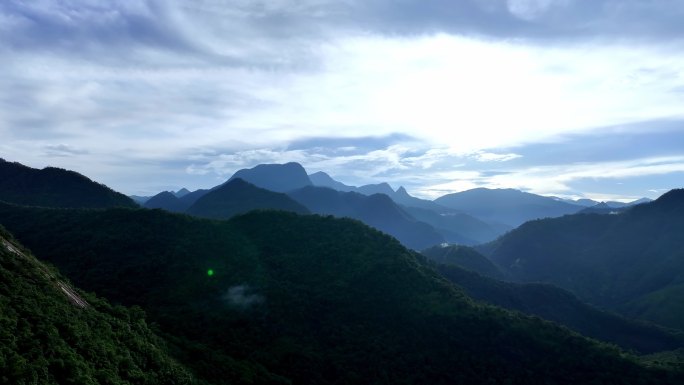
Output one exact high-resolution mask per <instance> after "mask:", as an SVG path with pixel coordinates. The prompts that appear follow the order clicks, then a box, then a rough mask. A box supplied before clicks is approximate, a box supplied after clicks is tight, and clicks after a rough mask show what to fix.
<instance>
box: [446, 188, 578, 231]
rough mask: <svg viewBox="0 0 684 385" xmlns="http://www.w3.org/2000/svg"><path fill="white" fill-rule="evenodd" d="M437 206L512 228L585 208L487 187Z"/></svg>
mask: <svg viewBox="0 0 684 385" xmlns="http://www.w3.org/2000/svg"><path fill="white" fill-rule="evenodd" d="M435 203H438V204H440V205H442V206H446V207H449V208H452V209H456V210H460V211H462V212H465V213H467V214H470V215H472V216H474V217H477V218H479V219H482V220H485V221H492V222H498V223H503V224H506V225H509V226H512V227H516V226H519V225H521V224H523V223H525V222H527V221H529V220H532V219H538V218H548V217H559V216H562V215H566V214H574V213H576V212H578V211H580V210H581V209H582V208H583V207H582V206H579V205H572V204H569V203H565V202H561V201H558V200H556V199H553V198H550V197H544V196H540V195H535V194H530V193H526V192H522V191H519V190H514V189H486V188H476V189H472V190H468V191H463V192H459V193H454V194H447V195H444V196H442V197H440V198H437V199H435Z"/></svg>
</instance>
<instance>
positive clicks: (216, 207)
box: [186, 179, 309, 219]
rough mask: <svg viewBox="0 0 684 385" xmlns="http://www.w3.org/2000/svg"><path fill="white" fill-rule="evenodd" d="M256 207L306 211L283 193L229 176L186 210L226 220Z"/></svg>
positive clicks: (306, 212) (194, 213) (301, 212)
mask: <svg viewBox="0 0 684 385" xmlns="http://www.w3.org/2000/svg"><path fill="white" fill-rule="evenodd" d="M256 209H272V210H284V211H292V212H295V213H299V214H308V213H309V210H307V209H306V207H304V206H302V205H301V204H299V203H297V202H295V201H294V200H292V198H290V197H289V196H287V195H286V194H283V193H277V192H273V191H269V190H265V189H262V188H259V187H256V186H255V185H253V184H251V183H248V182H245V181H244V180H242V179H231V180H230V181H228V182H227V183H225V184H223V185H221V186H219V187H218V188H216V189H213V190H211V191H210V192H208V193H207V194H205V195H204V196H202V197H201V198H199V199H198V200H197V201H196V202H195V203H194V204H193V205H192V206H190V207H189V208H188V209H187V210H186V213H188V214H190V215H194V216H198V217H204V218H214V219H228V218H231V217H233V216H235V215H238V214H243V213H246V212H248V211H251V210H256Z"/></svg>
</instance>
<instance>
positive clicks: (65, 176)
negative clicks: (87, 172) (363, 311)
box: [0, 158, 138, 208]
mask: <svg viewBox="0 0 684 385" xmlns="http://www.w3.org/2000/svg"><path fill="white" fill-rule="evenodd" d="M0 201H5V202H11V203H17V204H22V205H32V206H45V207H80V208H104V207H138V205H137V204H136V203H135V202H134V201H133V200H132V199H131V198H129V197H127V196H125V195H123V194H120V193H118V192H116V191H114V190H112V189H110V188H109V187H107V186H105V185H102V184H99V183H96V182H93V181H92V180H90V179H88V178H87V177H85V176H83V175H81V174H79V173H76V172H73V171H67V170H63V169H60V168H54V167H46V168H44V169H42V170H38V169H34V168H30V167H27V166H24V165H22V164H20V163H11V162H7V161H5V160H4V159H1V158H0Z"/></svg>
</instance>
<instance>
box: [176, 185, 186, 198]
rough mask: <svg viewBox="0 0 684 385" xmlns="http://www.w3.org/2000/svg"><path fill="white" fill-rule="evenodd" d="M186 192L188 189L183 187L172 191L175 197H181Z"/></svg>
mask: <svg viewBox="0 0 684 385" xmlns="http://www.w3.org/2000/svg"><path fill="white" fill-rule="evenodd" d="M188 194H190V190H188V189H186V188H185V187H183V188H182V189H180V190H178V191H176V192H174V193H173V195H175V196H176V198H182V197H184V196H186V195H188Z"/></svg>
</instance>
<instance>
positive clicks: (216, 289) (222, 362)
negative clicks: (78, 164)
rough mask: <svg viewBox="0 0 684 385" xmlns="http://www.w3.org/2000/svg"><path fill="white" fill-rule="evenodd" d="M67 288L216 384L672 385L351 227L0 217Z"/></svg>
mask: <svg viewBox="0 0 684 385" xmlns="http://www.w3.org/2000/svg"><path fill="white" fill-rule="evenodd" d="M0 218H1V220H2V222H3V223H5V224H6V225H7V227H8V228H10V229H12V231H14V233H15V235H16V236H17V237H18V238H19V239H22V241H23V242H24V243H25V244H27V245H28V246H29V247H31V248H32V249H33V250H35V251H36V252H38V253H41V252H46V253H45V255H46V256H48V257H49V260H50V262H51V263H54V264H55V265H56V266H58V267H59V268H60V269H62V271H64V272H65V273H66V274H67V275H68V276H69V277H70V278H71V279H72V280H73V281H74V282H75V283H77V284H79V285H81V286H82V287H84V288H86V289H88V290H94V291H95V292H97V293H98V294H100V295H103V296H106V297H107V298H109V299H110V300H112V301H117V302H120V303H122V304H126V305H139V306H142V307H143V308H144V309H145V311H146V312H147V314H148V316H149V318H150V320H151V321H154V322H156V323H157V324H158V325H159V326H158V327H159V329H160V332H161V333H163V335H164V336H165V338H168V340H169V341H170V343H172V344H173V346H174V350H175V351H176V353H175V356H177V357H178V359H179V360H180V361H181V362H182V363H184V364H185V365H187V366H188V367H189V368H191V369H192V370H193V371H194V373H195V374H196V375H197V376H198V377H199V379H200V380H203V381H207V382H209V383H213V384H229V383H230V384H234V383H255V384H256V383H297V384H303V385H307V384H323V385H325V384H352V385H353V384H369V383H403V384H455V383H463V384H487V383H510V384H529V383H535V382H537V380H538V379H543V382H544V383H545V384H568V383H575V384H584V383H592V382H596V383H614V384H628V383H629V384H653V383H658V384H677V383H681V381H682V380H684V377H683V376H684V375H683V374H681V373H677V372H674V371H666V370H661V369H655V368H646V367H643V366H640V365H639V364H637V363H636V362H635V361H634V360H633V359H631V358H630V357H629V356H628V355H625V354H624V353H622V352H620V351H618V350H616V349H615V348H612V347H610V346H606V345H602V344H600V343H598V342H596V341H592V340H588V339H585V338H584V337H582V336H580V335H578V334H575V333H573V332H570V331H569V330H567V329H566V328H563V327H559V326H558V325H556V324H553V323H550V322H548V321H544V320H541V319H539V318H534V317H527V316H524V315H522V314H520V313H512V312H509V311H504V310H501V309H498V308H495V307H491V306H488V305H484V304H482V303H477V302H474V301H473V300H471V299H470V298H469V297H468V296H467V295H466V294H464V293H463V291H461V290H460V289H459V288H458V287H456V286H454V285H453V284H451V283H449V282H447V281H446V280H445V279H444V278H442V277H441V276H440V275H439V274H438V273H437V272H436V271H435V270H434V269H433V268H432V267H430V266H429V265H427V264H426V263H424V262H422V261H423V258H422V257H420V256H419V255H417V254H415V253H412V252H411V251H409V250H407V249H405V248H404V247H402V246H401V245H400V244H399V243H398V242H396V241H395V240H394V239H392V238H391V237H388V236H386V235H384V234H382V233H380V232H378V231H376V230H373V229H371V228H369V227H367V226H365V225H363V224H361V223H359V222H358V221H354V220H341V219H335V218H331V217H319V216H298V215H294V214H291V213H285V212H265V211H264V212H251V213H249V214H247V215H242V216H238V217H235V218H233V219H231V220H229V221H209V220H202V219H197V218H192V217H189V216H184V215H177V214H172V213H166V212H163V211H160V210H131V209H111V210H54V209H41V208H24V207H18V206H13V205H8V204H0Z"/></svg>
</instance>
